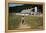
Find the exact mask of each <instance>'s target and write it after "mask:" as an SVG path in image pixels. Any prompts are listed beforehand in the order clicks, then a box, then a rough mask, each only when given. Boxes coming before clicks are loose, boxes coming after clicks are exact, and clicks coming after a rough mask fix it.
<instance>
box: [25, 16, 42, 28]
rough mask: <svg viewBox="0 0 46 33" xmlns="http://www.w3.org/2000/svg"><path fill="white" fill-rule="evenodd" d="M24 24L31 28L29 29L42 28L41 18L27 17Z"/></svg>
mask: <svg viewBox="0 0 46 33" xmlns="http://www.w3.org/2000/svg"><path fill="white" fill-rule="evenodd" d="M25 21H26V23H27V24H28V25H29V26H30V27H31V28H33V29H34V28H35V29H38V28H42V27H43V17H39V16H27V17H25Z"/></svg>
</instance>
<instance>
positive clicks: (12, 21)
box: [8, 15, 21, 30]
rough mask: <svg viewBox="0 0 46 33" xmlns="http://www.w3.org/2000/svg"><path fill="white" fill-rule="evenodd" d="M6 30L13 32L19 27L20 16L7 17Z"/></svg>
mask: <svg viewBox="0 0 46 33" xmlns="http://www.w3.org/2000/svg"><path fill="white" fill-rule="evenodd" d="M8 20H9V22H8V29H9V30H14V29H16V28H18V27H19V24H20V21H21V16H17V15H15V16H9V18H8Z"/></svg>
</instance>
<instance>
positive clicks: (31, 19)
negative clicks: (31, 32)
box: [8, 15, 43, 30]
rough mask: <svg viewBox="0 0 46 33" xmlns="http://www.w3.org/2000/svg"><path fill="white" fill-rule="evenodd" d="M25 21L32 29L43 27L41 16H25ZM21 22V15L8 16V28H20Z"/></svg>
mask: <svg viewBox="0 0 46 33" xmlns="http://www.w3.org/2000/svg"><path fill="white" fill-rule="evenodd" d="M25 22H26V23H27V24H28V25H29V26H30V27H31V28H32V29H42V28H43V17H40V16H25ZM20 23H21V16H19V15H18V16H17V15H15V16H8V29H9V30H15V29H16V28H19V26H20Z"/></svg>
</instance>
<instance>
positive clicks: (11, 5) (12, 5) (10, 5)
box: [9, 4, 24, 7]
mask: <svg viewBox="0 0 46 33" xmlns="http://www.w3.org/2000/svg"><path fill="white" fill-rule="evenodd" d="M22 5H24V4H9V7H14V6H22Z"/></svg>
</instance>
